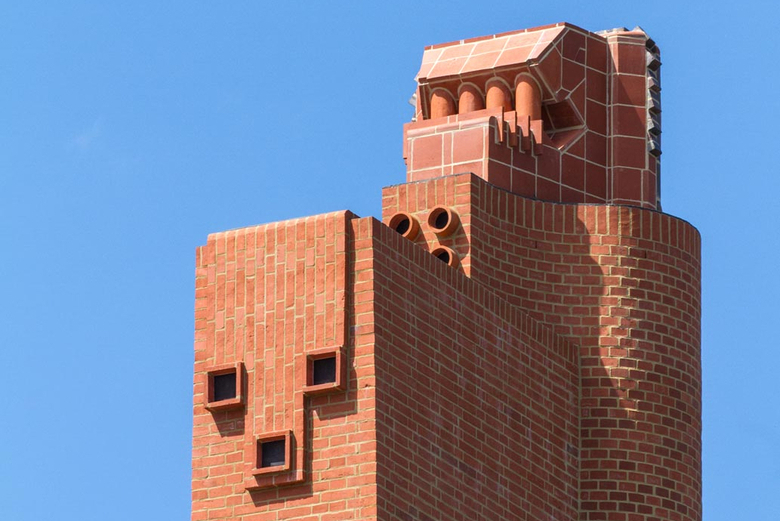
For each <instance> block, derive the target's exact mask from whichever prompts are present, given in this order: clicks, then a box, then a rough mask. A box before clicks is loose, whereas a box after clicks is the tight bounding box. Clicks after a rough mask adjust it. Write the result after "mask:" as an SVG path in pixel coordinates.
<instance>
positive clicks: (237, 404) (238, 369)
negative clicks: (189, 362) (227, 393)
mask: <svg viewBox="0 0 780 521" xmlns="http://www.w3.org/2000/svg"><path fill="white" fill-rule="evenodd" d="M245 372H246V370H245V368H244V363H243V362H234V363H230V364H220V365H216V366H212V367H209V368H208V369H207V370H206V382H205V384H206V394H205V396H206V403H205V404H204V407H205V408H206V409H208V410H209V411H211V412H218V411H227V410H231V409H238V408H242V407H244V405H245V402H246V382H245V381H246V378H245V377H244V374H245ZM231 373H235V375H236V396H235V398H231V399H227V400H219V401H215V400H214V377H215V376H221V375H225V374H231Z"/></svg>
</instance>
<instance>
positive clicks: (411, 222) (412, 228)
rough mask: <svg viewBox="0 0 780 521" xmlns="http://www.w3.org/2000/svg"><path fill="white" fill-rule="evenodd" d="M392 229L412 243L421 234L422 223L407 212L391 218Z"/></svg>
mask: <svg viewBox="0 0 780 521" xmlns="http://www.w3.org/2000/svg"><path fill="white" fill-rule="evenodd" d="M389 226H390V228H392V229H393V230H395V231H396V232H398V233H400V234H401V235H402V236H403V237H406V238H407V239H409V240H410V241H413V240H415V239H416V238H417V234H419V233H420V223H419V222H418V221H417V219H415V218H414V217H412V216H411V215H409V214H408V213H406V212H398V213H397V214H395V215H393V216H392V217H391V218H390V224H389Z"/></svg>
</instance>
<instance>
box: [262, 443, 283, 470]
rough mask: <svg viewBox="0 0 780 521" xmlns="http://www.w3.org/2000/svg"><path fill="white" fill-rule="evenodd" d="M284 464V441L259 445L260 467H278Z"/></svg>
mask: <svg viewBox="0 0 780 521" xmlns="http://www.w3.org/2000/svg"><path fill="white" fill-rule="evenodd" d="M284 464H285V446H284V440H274V441H263V442H261V443H260V467H261V468H266V467H280V466H282V465H284Z"/></svg>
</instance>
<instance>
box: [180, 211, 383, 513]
mask: <svg viewBox="0 0 780 521" xmlns="http://www.w3.org/2000/svg"><path fill="white" fill-rule="evenodd" d="M351 217H352V216H351V214H349V213H348V212H339V213H335V214H326V215H323V216H315V217H309V218H305V219H298V220H294V221H287V222H283V223H275V224H269V225H265V226H258V227H253V228H245V229H241V230H235V231H230V232H225V233H219V234H214V235H212V236H210V237H209V241H208V243H207V245H206V246H204V247H201V248H199V249H198V253H197V266H198V267H197V272H196V311H195V313H196V331H195V392H194V427H193V483H192V493H193V509H192V519H193V521H195V520H201V519H209V520H211V519H231V520H232V519H242V520H246V521H261V520H262V521H270V520H277V519H300V520H306V521H315V520H316V521H326V520H335V519H354V518H355V517H354V516H356V515H357V516H361V517H360V518H361V519H370V518H371V516H372V515H373V512H374V511H375V500H374V499H373V498H374V497H375V492H374V491H375V482H376V479H375V476H374V474H375V464H374V461H375V456H374V455H373V453H374V450H375V449H374V446H375V429H374V413H373V410H374V403H373V400H374V398H373V392H372V389H373V386H368V387H364V388H363V389H362V390H361V392H358V388H359V386H360V385H361V384H363V380H364V379H369V382H372V381H373V370H372V369H371V368H370V366H371V364H372V363H373V362H372V358H371V357H370V356H369V357H366V356H356V354H360V353H363V352H364V351H365V345H361V342H366V340H365V339H364V338H362V337H359V336H354V335H353V336H351V337H349V338H350V339H351V340H350V341H347V342H346V343H345V339H346V338H347V335H346V334H345V331H346V328H348V327H351V321H352V320H354V319H355V316H354V313H353V309H352V304H351V303H350V301H349V298H348V297H349V295H348V293H351V291H352V290H354V288H352V287H351V282H350V280H349V277H348V272H351V269H349V266H348V264H349V262H350V259H348V251H349V241H350V239H349V228H348V222H349V219H350V218H351ZM348 308H349V309H348ZM356 342H357V343H356ZM333 345H342V346H345V347H346V348H347V349H346V351H347V358H348V359H350V360H352V362H351V363H350V365H351V370H350V372H349V378H348V386H347V387H348V388H347V390H346V391H345V392H343V393H339V394H334V395H327V396H321V397H312V398H306V397H305V396H304V394H303V388H304V387H305V385H306V380H305V371H306V369H305V367H306V364H305V361H306V352H309V351H313V350H315V349H318V348H322V347H328V346H333ZM369 345H370V344H369ZM238 361H241V362H243V363H244V364H245V366H246V370H247V378H246V380H247V383H248V400H247V403H246V407H245V408H244V409H239V410H235V411H220V412H215V413H211V412H209V411H207V410H206V409H205V407H204V404H205V401H206V397H205V391H206V389H205V386H206V377H205V376H206V372H207V370H208V368H209V367H211V366H215V365H222V364H226V363H234V362H238ZM285 430H289V431H292V433H293V441H294V445H293V448H294V451H293V454H294V457H293V461H292V465H291V467H292V468H291V470H290V471H287V472H281V473H271V474H267V475H260V476H257V477H255V476H254V475H253V470H254V469H255V467H256V456H255V450H256V449H255V445H256V439H257V437H260V436H262V435H264V434H265V433H269V432H280V431H285ZM280 485H286V486H280ZM344 512H348V513H349V514H348V517H345V514H344Z"/></svg>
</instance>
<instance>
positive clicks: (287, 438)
mask: <svg viewBox="0 0 780 521" xmlns="http://www.w3.org/2000/svg"><path fill="white" fill-rule="evenodd" d="M292 441H293V437H292V432H291V431H282V432H271V433H268V434H264V435H263V436H260V437H259V438H257V453H256V460H255V469H254V470H253V471H252V473H253V474H254V475H260V474H270V473H272V472H285V471H288V470H290V468H292V454H293V451H292Z"/></svg>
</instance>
